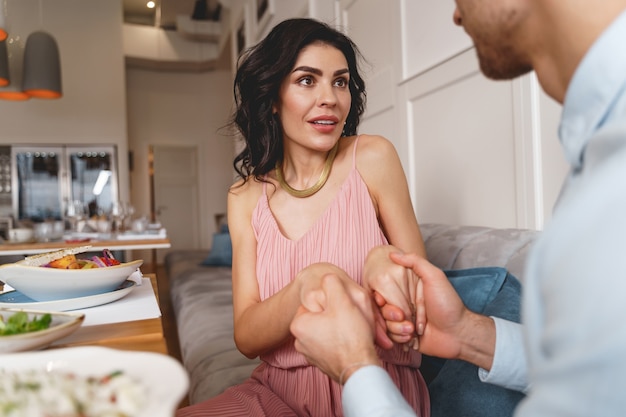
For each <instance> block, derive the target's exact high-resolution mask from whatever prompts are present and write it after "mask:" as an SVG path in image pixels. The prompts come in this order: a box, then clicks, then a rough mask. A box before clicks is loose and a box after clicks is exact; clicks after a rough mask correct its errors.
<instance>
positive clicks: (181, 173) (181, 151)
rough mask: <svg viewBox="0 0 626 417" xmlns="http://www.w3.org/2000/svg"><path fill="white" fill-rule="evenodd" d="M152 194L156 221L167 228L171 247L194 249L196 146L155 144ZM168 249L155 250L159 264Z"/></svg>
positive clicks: (196, 242)
mask: <svg viewBox="0 0 626 417" xmlns="http://www.w3.org/2000/svg"><path fill="white" fill-rule="evenodd" d="M152 153H153V174H152V181H153V196H154V210H155V214H156V220H157V221H159V222H161V224H162V225H163V227H164V228H165V229H166V230H167V235H168V237H169V239H170V241H171V243H172V247H171V249H169V250H173V249H197V248H199V247H200V235H199V233H198V225H199V224H200V222H199V216H198V211H199V210H198V167H197V157H196V155H197V154H198V149H197V147H196V146H171V145H154V146H153V147H152ZM167 252H168V249H158V250H157V263H158V264H162V263H163V258H164V257H165V255H166V253H167Z"/></svg>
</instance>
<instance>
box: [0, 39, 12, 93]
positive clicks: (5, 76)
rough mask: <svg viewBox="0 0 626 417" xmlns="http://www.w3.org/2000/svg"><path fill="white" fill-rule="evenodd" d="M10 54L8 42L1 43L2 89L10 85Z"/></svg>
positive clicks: (0, 80)
mask: <svg viewBox="0 0 626 417" xmlns="http://www.w3.org/2000/svg"><path fill="white" fill-rule="evenodd" d="M9 81H10V78H9V52H8V51H7V42H6V40H2V41H0V87H4V86H7V85H9Z"/></svg>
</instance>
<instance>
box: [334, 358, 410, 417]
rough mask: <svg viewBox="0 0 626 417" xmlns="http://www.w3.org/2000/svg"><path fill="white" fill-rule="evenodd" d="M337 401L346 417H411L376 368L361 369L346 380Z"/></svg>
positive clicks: (387, 379)
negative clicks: (339, 399)
mask: <svg viewBox="0 0 626 417" xmlns="http://www.w3.org/2000/svg"><path fill="white" fill-rule="evenodd" d="M341 401H342V404H343V412H344V415H345V416H346V417H374V416H376V417H382V416H394V417H415V412H414V411H413V409H412V408H411V407H410V406H409V404H408V403H407V402H406V400H405V399H404V397H403V396H402V394H401V393H400V391H399V390H398V388H397V387H396V385H395V384H394V383H393V381H392V379H391V377H390V376H389V374H388V373H387V371H385V370H384V369H383V368H381V367H380V366H376V365H369V366H364V367H363V368H360V369H359V370H357V371H356V372H354V373H353V374H352V375H351V376H350V378H349V379H348V381H347V382H346V383H345V385H344V386H343V393H342V395H341Z"/></svg>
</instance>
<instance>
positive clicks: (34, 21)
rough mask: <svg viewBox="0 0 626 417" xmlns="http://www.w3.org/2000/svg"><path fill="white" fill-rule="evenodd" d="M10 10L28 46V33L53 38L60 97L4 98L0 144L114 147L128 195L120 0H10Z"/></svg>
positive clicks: (13, 28) (15, 30) (13, 27)
mask: <svg viewBox="0 0 626 417" xmlns="http://www.w3.org/2000/svg"><path fill="white" fill-rule="evenodd" d="M39 5H41V10H40V9H39ZM6 10H7V16H6V22H7V28H8V30H9V36H11V37H13V36H19V37H20V38H21V42H22V43H23V42H25V40H26V38H27V36H28V34H30V33H31V32H33V31H36V30H44V31H46V32H49V33H50V34H51V35H53V36H54V37H55V39H56V41H57V44H58V47H59V52H60V57H61V73H62V83H63V97H62V98H61V99H58V100H41V99H31V100H28V101H23V102H12V101H6V100H0V126H2V129H0V143H2V144H57V143H59V144H60V143H63V144H76V143H90V144H113V145H116V146H117V149H118V165H119V178H120V195H121V197H122V198H123V199H127V198H128V193H129V186H128V147H127V136H126V99H125V95H126V94H125V91H124V90H125V83H124V55H123V49H122V22H121V16H122V6H121V1H111V0H89V1H84V0H54V1H38V0H6ZM40 17H41V19H40ZM22 47H23V45H22Z"/></svg>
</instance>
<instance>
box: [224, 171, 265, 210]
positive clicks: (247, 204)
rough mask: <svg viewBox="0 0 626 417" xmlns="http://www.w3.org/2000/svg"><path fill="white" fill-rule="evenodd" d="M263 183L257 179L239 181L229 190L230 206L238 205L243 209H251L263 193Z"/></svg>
mask: <svg viewBox="0 0 626 417" xmlns="http://www.w3.org/2000/svg"><path fill="white" fill-rule="evenodd" d="M263 184H264V183H263V182H262V181H259V180H256V179H255V178H252V177H251V178H248V180H247V181H244V180H243V179H239V180H237V181H236V182H235V183H234V184H233V185H231V186H230V188H229V190H228V204H229V205H231V204H236V205H237V206H239V207H240V208H241V209H250V210H251V208H252V207H254V205H256V202H257V201H258V200H259V197H261V194H262V193H263Z"/></svg>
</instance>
